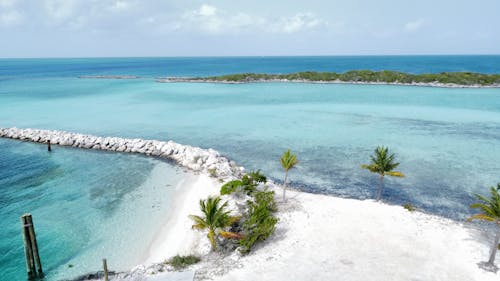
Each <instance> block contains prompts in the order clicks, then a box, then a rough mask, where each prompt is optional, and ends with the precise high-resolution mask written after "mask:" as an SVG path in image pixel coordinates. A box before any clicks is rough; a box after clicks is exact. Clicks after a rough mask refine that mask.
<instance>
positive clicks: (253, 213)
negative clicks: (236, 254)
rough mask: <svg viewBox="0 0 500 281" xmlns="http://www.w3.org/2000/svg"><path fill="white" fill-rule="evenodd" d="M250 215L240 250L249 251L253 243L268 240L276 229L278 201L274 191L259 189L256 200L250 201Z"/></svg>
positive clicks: (244, 226)
mask: <svg viewBox="0 0 500 281" xmlns="http://www.w3.org/2000/svg"><path fill="white" fill-rule="evenodd" d="M247 204H248V209H249V212H248V217H247V219H246V220H245V221H244V222H243V233H244V237H243V239H241V240H240V246H241V248H240V251H241V252H242V253H248V252H250V250H251V249H252V247H253V245H254V244H255V243H257V242H259V241H264V240H266V239H267V238H268V237H269V236H270V235H271V234H273V233H274V230H275V229H276V223H277V222H278V218H276V217H274V215H273V212H275V211H276V202H275V201H274V191H267V190H265V191H257V192H255V193H254V200H253V201H248V202H247Z"/></svg>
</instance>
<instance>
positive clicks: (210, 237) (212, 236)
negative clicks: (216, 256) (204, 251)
mask: <svg viewBox="0 0 500 281" xmlns="http://www.w3.org/2000/svg"><path fill="white" fill-rule="evenodd" d="M207 237H208V240H210V245H212V251H214V252H215V250H217V244H216V241H215V230H213V229H210V230H208V234H207Z"/></svg>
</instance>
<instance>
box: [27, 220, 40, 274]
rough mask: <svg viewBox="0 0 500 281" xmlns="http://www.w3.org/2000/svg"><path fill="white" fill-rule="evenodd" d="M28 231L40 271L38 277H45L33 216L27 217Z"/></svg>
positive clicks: (36, 264)
mask: <svg viewBox="0 0 500 281" xmlns="http://www.w3.org/2000/svg"><path fill="white" fill-rule="evenodd" d="M26 218H27V221H28V224H29V226H28V230H29V234H30V242H31V249H33V258H34V259H35V266H36V268H37V271H38V277H43V269H42V262H41V261H40V253H39V252H38V242H37V241H36V233H35V225H34V224H33V218H32V216H31V215H28V216H27V217H26Z"/></svg>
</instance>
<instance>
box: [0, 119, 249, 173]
mask: <svg viewBox="0 0 500 281" xmlns="http://www.w3.org/2000/svg"><path fill="white" fill-rule="evenodd" d="M0 137H2V138H10V139H18V140H21V141H30V142H36V143H48V141H50V144H51V145H60V146H71V147H75V148H84V149H95V150H105V151H116V152H122V153H139V154H144V155H148V156H153V157H158V158H163V159H167V160H173V161H175V162H177V163H178V164H179V165H181V166H183V167H186V168H188V169H191V170H193V171H199V172H206V173H207V174H209V175H211V176H214V177H218V178H230V177H236V176H238V175H240V174H241V173H242V172H243V170H244V169H243V168H242V167H239V166H237V165H236V164H235V163H234V162H232V161H229V159H228V158H226V157H224V156H222V155H220V154H219V152H217V151H215V150H213V149H202V148H198V147H193V146H189V145H182V144H178V143H175V142H173V141H159V140H144V139H126V138H119V137H99V136H93V135H84V134H78V133H70V132H64V131H53V130H38V129H20V128H0Z"/></svg>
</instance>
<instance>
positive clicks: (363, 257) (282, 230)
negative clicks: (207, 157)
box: [117, 174, 498, 281]
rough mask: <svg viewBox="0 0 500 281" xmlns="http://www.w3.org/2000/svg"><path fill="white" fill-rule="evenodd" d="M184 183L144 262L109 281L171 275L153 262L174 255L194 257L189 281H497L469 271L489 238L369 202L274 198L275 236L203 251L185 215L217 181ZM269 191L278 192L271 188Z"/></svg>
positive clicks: (202, 239) (293, 195) (202, 238)
mask: <svg viewBox="0 0 500 281" xmlns="http://www.w3.org/2000/svg"><path fill="white" fill-rule="evenodd" d="M187 182H191V183H192V184H187V183H185V184H183V186H184V187H187V189H186V190H181V191H180V193H179V194H178V195H176V197H175V198H176V200H179V202H177V204H178V206H180V207H179V208H178V209H177V210H176V211H174V212H173V213H171V214H170V218H169V219H167V220H166V221H165V224H164V225H163V227H162V231H161V232H160V233H158V235H157V236H156V238H157V239H156V241H154V242H153V243H152V244H151V247H150V255H149V257H148V258H147V259H146V261H145V263H144V264H143V265H140V266H138V267H136V268H134V269H133V270H131V272H128V273H127V274H126V275H123V276H121V277H119V278H118V279H117V280H135V279H133V278H137V277H141V278H150V277H152V276H157V275H161V274H164V272H172V269H171V268H168V267H167V266H165V265H163V264H158V262H162V261H164V260H166V259H168V258H169V257H171V256H173V255H176V254H181V255H187V254H195V255H199V256H201V257H202V261H201V262H200V263H198V264H195V265H193V266H191V267H189V268H188V269H187V270H188V271H190V272H196V274H195V275H194V276H195V278H194V280H219V281H230V280H243V281H245V280H248V281H250V280H259V279H262V280H279V281H286V280H330V279H337V280H366V276H370V279H372V280H380V281H386V280H389V281H399V280H421V281H424V280H425V281H429V280H436V281H437V280H443V281H444V280H455V281H494V280H497V279H498V274H495V273H491V272H486V271H484V270H482V269H480V268H479V267H478V266H477V263H478V262H481V261H483V260H484V259H485V258H486V257H487V254H488V251H489V242H490V240H491V239H489V238H490V237H488V235H487V234H486V233H485V232H483V231H481V230H480V229H476V228H475V227H473V226H472V225H466V224H463V223H461V222H457V221H454V220H451V219H447V218H443V217H439V216H436V215H430V214H425V213H422V212H419V211H414V212H409V211H407V210H406V209H404V208H403V207H401V206H397V205H389V204H385V203H381V202H376V201H374V200H357V199H345V198H338V197H334V196H329V195H322V194H312V193H306V192H301V191H297V190H293V189H292V190H289V192H288V196H289V197H288V201H287V203H285V204H284V203H283V202H281V201H278V208H279V210H278V212H277V215H278V217H279V222H278V225H277V228H276V232H275V233H274V234H273V235H272V236H271V237H270V238H268V239H267V240H266V241H264V242H263V243H262V244H260V245H258V246H257V247H256V248H255V249H254V250H253V251H252V252H251V253H249V254H248V255H240V254H238V253H236V252H233V253H230V254H214V253H210V245H209V243H208V241H207V239H206V235H205V233H202V232H198V231H194V230H191V222H190V221H189V219H188V218H187V215H186V214H188V213H189V212H191V213H199V210H198V207H197V205H198V204H197V203H198V199H199V198H204V197H206V196H207V195H208V194H216V193H217V192H218V188H217V186H218V183H217V182H216V181H214V180H213V179H211V178H209V177H208V175H206V174H205V175H203V174H202V175H198V176H194V177H192V178H191V179H188V180H187ZM207 183H209V188H208V189H207V188H206V187H207ZM210 183H211V185H210ZM269 186H270V188H271V189H272V190H274V191H275V192H276V193H277V194H280V193H279V192H280V191H281V189H280V187H279V186H278V185H275V184H273V183H270V184H269ZM227 199H228V197H225V196H223V201H225V200H227ZM277 200H280V199H277Z"/></svg>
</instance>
